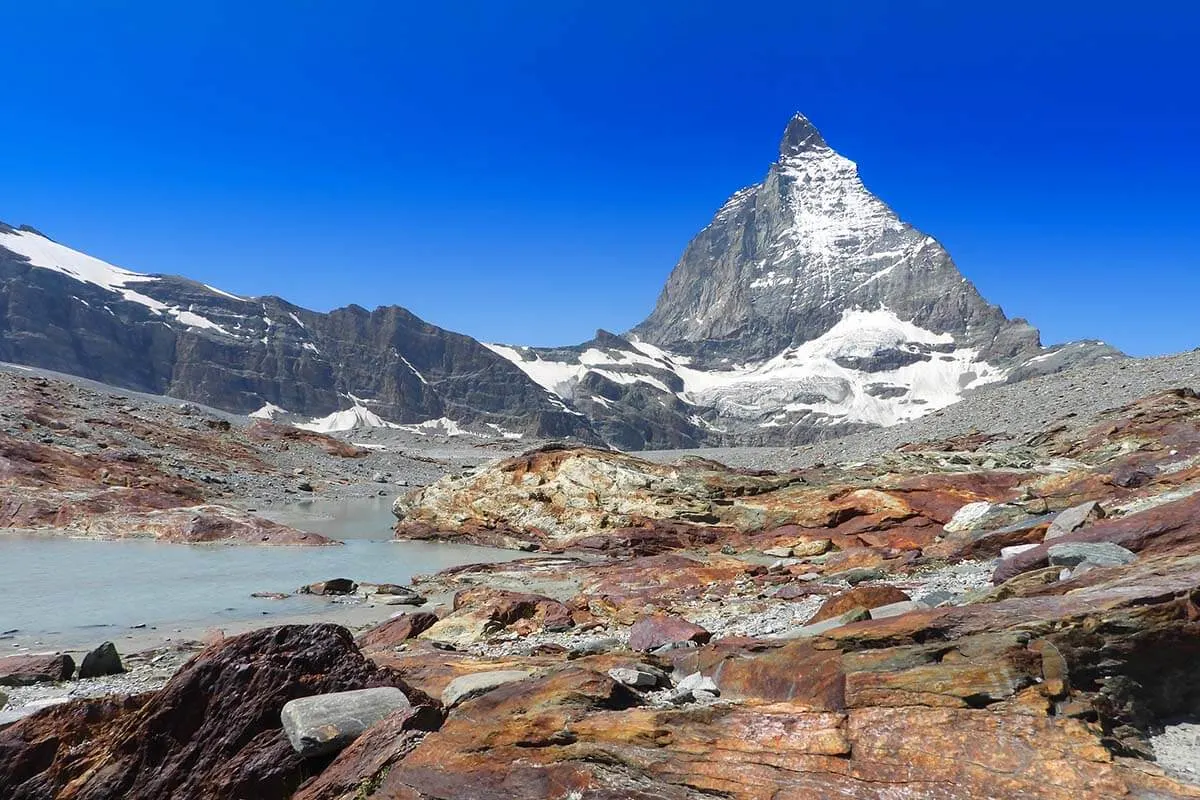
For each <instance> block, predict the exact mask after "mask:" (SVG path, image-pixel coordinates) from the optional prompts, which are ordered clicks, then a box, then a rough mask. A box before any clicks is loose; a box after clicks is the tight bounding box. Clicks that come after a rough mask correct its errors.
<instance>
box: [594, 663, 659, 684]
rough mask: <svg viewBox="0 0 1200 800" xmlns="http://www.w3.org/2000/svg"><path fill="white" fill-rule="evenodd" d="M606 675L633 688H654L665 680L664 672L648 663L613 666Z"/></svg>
mask: <svg viewBox="0 0 1200 800" xmlns="http://www.w3.org/2000/svg"><path fill="white" fill-rule="evenodd" d="M608 677H610V678H612V679H613V680H614V681H616V682H617V683H622V684H624V685H626V686H629V687H631V688H633V689H654V688H656V687H658V686H659V685H661V684H663V683H666V681H667V675H666V673H665V672H663V671H662V670H660V669H658V668H657V667H652V666H650V665H649V664H636V665H634V666H632V667H615V668H613V669H610V670H609V671H608Z"/></svg>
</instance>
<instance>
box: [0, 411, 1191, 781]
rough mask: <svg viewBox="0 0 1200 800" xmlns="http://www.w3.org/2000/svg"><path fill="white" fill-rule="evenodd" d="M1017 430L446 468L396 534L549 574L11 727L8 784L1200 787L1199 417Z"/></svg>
mask: <svg viewBox="0 0 1200 800" xmlns="http://www.w3.org/2000/svg"><path fill="white" fill-rule="evenodd" d="M993 443H994V437H993V436H992V435H989V434H986V433H981V434H977V435H976V434H972V435H966V436H958V437H954V438H950V439H943V440H939V441H930V442H923V443H918V444H915V445H906V446H904V447H902V448H900V449H898V450H893V451H890V452H887V453H884V454H882V455H880V456H878V457H876V458H873V459H871V460H869V461H867V462H862V463H856V464H850V465H841V466H827V465H819V466H818V465H812V466H809V467H807V468H805V469H802V470H793V471H789V472H785V473H771V472H765V471H759V470H745V469H742V470H738V469H730V468H728V467H725V466H724V465H721V464H719V463H716V462H713V461H709V460H698V459H684V460H683V461H680V462H678V463H675V464H668V465H663V464H658V463H655V462H652V461H647V460H643V459H639V458H634V457H632V456H628V455H624V454H620V453H613V452H610V451H600V450H590V449H587V448H563V447H554V448H543V449H540V450H535V451H532V452H529V453H525V454H522V455H518V456H513V457H511V458H507V459H504V460H501V461H500V462H498V463H495V464H492V465H488V466H485V467H483V468H482V469H479V470H476V471H473V472H472V473H471V474H458V475H447V476H446V477H443V478H441V479H440V480H438V481H436V482H433V483H431V484H429V485H428V486H426V487H424V488H419V489H415V490H413V491H412V492H410V493H408V494H406V495H404V496H402V497H401V499H399V500H398V501H397V503H396V510H397V513H398V516H399V517H400V520H399V522H398V526H397V531H398V535H399V536H409V537H417V538H425V539H435V540H442V541H464V542H471V543H481V544H491V545H502V546H507V547H510V548H513V549H522V550H526V551H527V555H526V556H525V557H523V558H520V559H517V560H515V561H509V562H503V563H493V564H477V565H467V566H462V567H456V568H452V569H448V570H443V571H441V572H439V573H436V574H434V575H429V576H422V577H419V578H418V579H416V580H415V581H414V585H413V587H412V588H413V589H414V590H415V592H416V593H417V594H419V595H421V596H423V597H424V598H425V599H427V600H428V602H427V603H426V604H425V605H423V606H420V607H414V608H412V609H411V610H409V609H401V610H400V611H399V613H392V612H394V609H392V608H391V607H386V608H388V610H389V616H390V618H389V619H386V620H383V621H382V622H379V624H376V625H366V624H364V625H363V626H362V627H361V629H360V630H359V631H358V636H357V639H355V638H354V634H353V633H352V632H351V631H349V630H347V629H346V628H344V627H340V626H336V625H328V624H317V625H283V626H273V627H270V628H264V629H259V630H252V631H250V632H247V633H242V634H238V635H233V636H227V637H224V638H220V639H217V638H216V637H213V640H212V641H211V642H210V643H209V644H208V645H207V646H206V647H204V649H202V650H200V651H199V652H198V653H196V654H195V655H192V656H191V658H190V659H189V660H188V661H187V662H186V663H184V664H183V665H182V666H181V667H180V668H179V669H178V670H177V671H175V672H174V674H172V675H171V676H170V677H169V678H167V676H166V672H167V668H166V667H164V668H163V669H161V670H158V671H154V670H156V669H157V666H155V664H154V662H153V661H152V660H148V661H146V662H144V664H143V665H142V666H139V667H138V669H140V670H142V671H140V672H135V673H132V674H131V677H130V678H129V680H135V681H141V680H145V681H146V682H145V683H141V684H137V683H135V684H132V685H128V686H125V687H124V688H122V686H121V685H119V684H112V685H111V686H108V687H105V686H103V685H97V686H96V691H97V692H100V691H102V690H103V689H106V688H111V689H114V690H116V691H117V692H120V693H122V695H123V693H126V692H133V691H134V690H140V689H142V688H145V689H147V691H144V692H140V693H131V694H130V695H129V696H128V697H123V696H122V695H110V696H106V697H103V698H88V697H78V698H76V699H72V700H70V701H69V702H66V703H63V704H59V705H55V706H53V707H51V708H46V709H43V710H41V711H38V712H37V713H35V714H33V715H32V716H29V717H28V718H26V719H24V720H22V721H20V722H18V723H16V724H14V725H11V726H10V727H7V728H5V729H4V730H0V793H3V794H4V796H6V797H7V796H11V797H14V798H39V800H41V798H47V797H55V798H67V797H72V798H74V797H89V798H109V797H112V798H115V797H130V798H137V797H144V798H151V797H164V796H172V797H222V798H237V797H247V796H254V797H259V798H286V797H296V798H306V799H307V800H316V799H318V798H320V799H322V800H323V799H325V798H329V799H331V800H332V799H333V798H337V800H351V798H353V799H354V800H358V799H359V798H372V797H375V798H430V799H431V798H446V799H447V800H448V799H449V798H491V797H500V796H503V797H531V798H532V797H538V798H555V799H556V800H565V799H566V798H593V797H594V798H647V799H648V798H689V800H691V799H693V798H711V797H714V796H722V797H739V798H743V797H744V798H756V799H757V798H763V799H764V800H765V798H784V797H808V796H832V795H837V796H843V797H853V798H875V797H911V798H957V797H994V798H1018V797H1030V796H1038V797H1050V798H1064V800H1065V799H1066V798H1071V800H1075V799H1076V798H1079V797H1097V798H1099V797H1129V798H1187V797H1200V784H1198V783H1197V776H1196V772H1195V768H1194V765H1195V763H1197V761H1200V740H1198V739H1197V737H1196V736H1195V725H1196V723H1197V721H1198V720H1200V682H1198V681H1197V677H1196V676H1197V673H1196V671H1195V669H1194V664H1195V659H1196V658H1197V657H1200V605H1198V603H1200V577H1197V576H1200V398H1198V397H1197V396H1196V395H1195V394H1194V393H1193V392H1191V391H1190V390H1183V389H1180V390H1175V391H1168V392H1161V393H1158V394H1154V395H1150V396H1147V397H1145V398H1143V399H1140V400H1137V401H1135V402H1133V403H1130V404H1128V405H1126V406H1123V407H1121V408H1118V409H1114V410H1111V411H1105V412H1103V413H1099V414H1096V415H1094V416H1093V417H1092V418H1091V419H1087V420H1079V421H1077V422H1073V423H1072V424H1064V425H1050V426H1048V427H1047V428H1046V429H1045V430H1044V431H1042V432H1041V433H1039V434H1033V435H1029V436H1024V437H1022V439H1021V440H1020V441H1017V442H1011V443H1010V445H1011V446H1006V447H1004V448H997V447H993V446H990V445H991V444H993ZM185 655H186V654H185V653H183V652H180V653H179V657H180V658H182V657H184V656H185ZM153 657H154V656H151V657H150V658H151V659H152V658H153ZM159 663H163V662H159ZM170 666H174V665H173V664H171V665H170ZM164 679H165V683H163V685H162V686H161V688H157V689H155V688H154V687H155V685H156V683H157V682H158V681H160V680H164ZM383 689H386V690H387V691H376V690H383ZM363 690H370V691H368V692H367V693H366V694H362V691H363ZM397 690H398V691H397ZM21 691H24V690H21ZM91 691H92V689H91V687H90V686H89V687H80V693H81V694H82V693H84V692H86V693H89V694H90V693H91ZM317 695H323V696H324V697H323V699H320V702H319V703H315V704H307V705H304V706H292V705H291V703H292V702H293V701H296V700H298V699H300V698H310V697H313V696H317ZM17 697H18V698H19V699H20V698H24V697H26V695H24V694H18V695H17ZM197 697H202V698H205V702H204V704H203V706H202V707H203V710H202V711H195V710H189V709H193V708H195V707H194V706H192V705H190V704H189V702H188V701H186V700H185V698H197ZM289 708H290V709H292V710H290V711H289V710H288V709H289ZM364 720H376V721H375V722H374V724H368V723H367V722H364ZM183 730H187V731H188V734H187V735H186V736H181V735H180V733H179V732H180V731H183ZM35 754H37V755H36V757H35ZM1156 758H1157V761H1156V760H1155V759H1156ZM81 787H83V788H81Z"/></svg>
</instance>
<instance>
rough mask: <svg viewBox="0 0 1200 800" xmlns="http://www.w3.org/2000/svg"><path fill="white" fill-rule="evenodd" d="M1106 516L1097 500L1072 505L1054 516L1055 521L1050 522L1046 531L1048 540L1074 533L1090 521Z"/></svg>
mask: <svg viewBox="0 0 1200 800" xmlns="http://www.w3.org/2000/svg"><path fill="white" fill-rule="evenodd" d="M1104 516H1105V514H1104V509H1103V508H1102V507H1101V506H1100V504H1099V503H1097V502H1096V501H1095V500H1092V501H1090V502H1087V503H1080V504H1079V505H1077V506H1072V507H1071V508H1068V509H1067V510H1066V511H1063V512H1061V513H1059V515H1058V516H1057V517H1055V518H1054V521H1053V522H1051V523H1050V527H1049V529H1047V531H1046V540H1047V541H1049V540H1051V539H1057V538H1058V537H1060V536H1066V535H1067V534H1069V533H1074V532H1075V531H1077V530H1079V529H1080V528H1082V527H1083V526H1084V525H1087V524H1088V523H1091V522H1095V521H1096V520H1098V519H1104Z"/></svg>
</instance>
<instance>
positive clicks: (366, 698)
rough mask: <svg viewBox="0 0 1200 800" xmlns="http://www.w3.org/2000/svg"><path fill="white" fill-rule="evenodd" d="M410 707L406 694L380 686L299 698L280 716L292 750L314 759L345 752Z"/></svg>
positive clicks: (289, 702) (289, 703) (292, 701)
mask: <svg viewBox="0 0 1200 800" xmlns="http://www.w3.org/2000/svg"><path fill="white" fill-rule="evenodd" d="M411 708H412V704H411V703H409V702H408V698H407V697H405V696H404V692H402V691H400V690H399V689H397V688H395V687H394V686H377V687H375V688H373V689H354V690H351V691H348V692H330V693H328V694H317V695H312V696H310V697H299V698H297V699H295V700H289V701H288V702H286V703H284V705H283V710H282V711H280V712H279V713H280V721H281V722H282V723H283V732H284V733H285V734H287V738H288V742H289V743H291V745H292V749H293V750H295V751H296V752H297V753H298V754H299V755H300V757H301V758H313V757H314V756H323V755H328V754H329V753H336V752H338V751H340V750H342V749H344V748H345V747H346V746H347V745H348V744H350V743H351V742H353V741H354V740H355V739H357V738H358V737H359V736H361V735H362V734H363V733H364V732H365V731H366V730H367V729H368V728H370V727H371V726H372V725H374V724H375V723H376V722H379V721H380V720H382V719H383V718H384V717H387V716H389V715H390V714H392V713H393V712H395V711H401V710H403V711H408V710H409V709H411Z"/></svg>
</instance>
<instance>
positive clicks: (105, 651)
mask: <svg viewBox="0 0 1200 800" xmlns="http://www.w3.org/2000/svg"><path fill="white" fill-rule="evenodd" d="M124 671H125V667H124V666H123V665H122V664H121V656H120V654H119V653H117V648H116V645H114V644H113V643H112V642H105V643H104V644H102V645H100V646H99V647H97V648H96V649H95V650H93V651H92V652H90V653H88V654H87V655H86V656H84V657H83V663H82V664H80V665H79V677H80V678H99V677H102V676H104V675H120V674H121V673H122V672H124Z"/></svg>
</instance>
